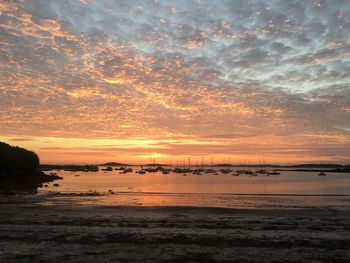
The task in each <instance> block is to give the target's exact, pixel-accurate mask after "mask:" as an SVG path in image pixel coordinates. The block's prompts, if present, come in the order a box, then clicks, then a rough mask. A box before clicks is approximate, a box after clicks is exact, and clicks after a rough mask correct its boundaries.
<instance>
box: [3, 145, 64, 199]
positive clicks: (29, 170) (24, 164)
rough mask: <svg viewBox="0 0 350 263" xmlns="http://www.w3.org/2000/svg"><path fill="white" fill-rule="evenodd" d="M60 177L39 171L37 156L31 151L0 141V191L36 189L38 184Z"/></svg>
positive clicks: (30, 190) (10, 191)
mask: <svg viewBox="0 0 350 263" xmlns="http://www.w3.org/2000/svg"><path fill="white" fill-rule="evenodd" d="M57 179H61V177H59V176H57V175H54V174H51V175H46V174H44V173H43V172H41V171H39V157H38V156H37V155H36V154H35V153H34V152H32V151H28V150H26V149H23V148H20V147H13V146H10V145H9V144H6V143H3V142H0V191H1V192H5V193H12V191H29V192H32V191H36V189H37V188H38V187H39V186H40V184H42V183H44V182H51V181H54V180H57Z"/></svg>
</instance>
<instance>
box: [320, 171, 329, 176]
mask: <svg viewBox="0 0 350 263" xmlns="http://www.w3.org/2000/svg"><path fill="white" fill-rule="evenodd" d="M318 176H327V174H326V173H325V172H320V173H319V174H318Z"/></svg>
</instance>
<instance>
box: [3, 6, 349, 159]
mask: <svg viewBox="0 0 350 263" xmlns="http://www.w3.org/2000/svg"><path fill="white" fill-rule="evenodd" d="M0 76H1V77H0V141H5V142H7V143H9V144H12V145H18V146H21V147H25V148H29V149H31V150H33V151H35V152H37V153H38V154H39V156H40V159H41V162H42V163H100V162H105V161H118V162H133V163H142V162H148V161H149V157H150V156H153V157H155V158H156V161H159V162H160V161H162V162H169V161H170V160H172V161H173V162H176V160H183V159H185V158H186V159H187V158H188V156H191V160H193V162H196V161H197V160H198V161H201V160H202V158H204V160H205V161H209V160H210V158H213V160H214V162H229V161H231V162H234V163H248V162H249V163H259V162H260V163H261V162H263V161H265V162H267V163H301V162H337V163H346V162H350V1H349V0H329V1H326V0H314V1H313V0H310V1H308V0H305V1H296V0H295V1H293V0H288V1H286V0H250V1H248V0H237V1H233V0H232V1H221V0H220V1H219V0H218V1H214V0H182V1H174V0H172V1H167V0H150V1H141V0H140V1H134V0H125V1H115V0H95V1H94V0H80V1H79V0H62V1H58V0H13V1H10V0H8V1H6V0H0Z"/></svg>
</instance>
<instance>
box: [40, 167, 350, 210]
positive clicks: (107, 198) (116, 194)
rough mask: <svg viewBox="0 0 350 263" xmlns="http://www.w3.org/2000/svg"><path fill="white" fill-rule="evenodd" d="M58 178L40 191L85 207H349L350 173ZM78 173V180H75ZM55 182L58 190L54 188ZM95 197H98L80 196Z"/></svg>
mask: <svg viewBox="0 0 350 263" xmlns="http://www.w3.org/2000/svg"><path fill="white" fill-rule="evenodd" d="M134 170H136V169H134ZM56 172H57V171H56ZM57 173H58V174H59V175H60V176H63V178H64V180H62V181H56V182H54V183H50V184H48V186H47V187H43V188H41V189H40V190H39V192H40V193H53V192H60V193H62V194H63V195H59V196H57V199H62V200H63V201H64V200H65V201H67V199H69V198H67V197H69V195H68V194H73V195H74V197H75V198H74V199H75V200H78V202H80V203H82V204H104V205H155V206H158V205H160V206H163V205H164V206H165V205H184V206H187V205H188V206H217V207H260V206H263V207H270V206H271V207H276V206H277V207H279V206H288V207H294V206H295V207H299V206H305V205H306V206H307V205H310V206H314V205H330V206H339V205H340V206H346V205H349V204H350V203H349V199H350V174H337V173H328V175H327V176H323V177H322V176H318V173H315V172H288V171H282V172H281V174H280V175H270V176H266V175H258V176H251V175H240V176H233V175H231V174H221V173H219V174H218V175H214V174H202V175H193V174H188V175H187V176H183V175H182V174H174V173H171V174H167V175H164V174H162V173H160V172H159V173H147V174H144V175H140V174H136V173H134V172H133V173H127V174H119V171H112V172H102V171H100V172H98V173H92V172H91V173H90V172H87V173H84V172H73V173H72V172H65V171H58V172H57ZM77 174H79V176H75V175H77ZM57 182H58V183H59V186H58V187H54V186H53V184H55V183H57ZM111 191H112V193H111ZM91 192H97V193H98V194H99V195H98V196H79V194H80V193H91ZM347 195H348V196H347ZM70 199H72V198H70Z"/></svg>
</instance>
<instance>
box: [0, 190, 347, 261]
mask: <svg viewBox="0 0 350 263" xmlns="http://www.w3.org/2000/svg"><path fill="white" fill-rule="evenodd" d="M341 198H342V197H340V199H341ZM75 199H78V197H74V196H71V197H69V199H67V200H66V202H62V200H61V201H60V202H58V201H57V200H56V199H55V198H54V195H21V196H18V195H14V196H5V195H4V196H1V204H0V261H1V262H349V261H350V246H349V243H350V221H349V216H350V209H349V208H348V206H340V207H335V208H330V207H328V206H322V205H319V206H315V207H312V206H307V207H299V208H296V207H290V208H288V206H285V207H283V208H281V207H274V208H273V207H270V208H266V207H265V208H251V207H250V208H223V207H191V206H135V205H131V206H111V205H109V206H102V205H81V200H75ZM344 199H346V198H345V197H344ZM345 201H348V200H345ZM54 202H56V203H54Z"/></svg>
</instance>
